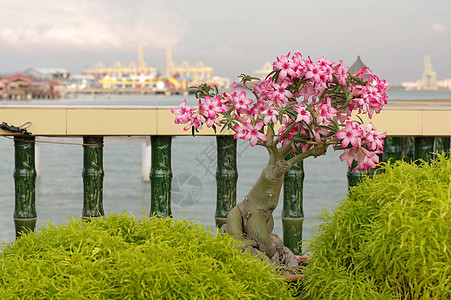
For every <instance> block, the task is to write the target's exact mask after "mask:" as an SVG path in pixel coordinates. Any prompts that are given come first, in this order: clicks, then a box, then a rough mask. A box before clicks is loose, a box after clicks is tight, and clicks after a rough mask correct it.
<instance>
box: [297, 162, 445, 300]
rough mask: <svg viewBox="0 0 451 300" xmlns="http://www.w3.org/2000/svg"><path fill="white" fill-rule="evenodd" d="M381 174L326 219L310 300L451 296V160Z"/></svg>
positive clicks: (316, 242) (315, 252) (316, 248)
mask: <svg viewBox="0 0 451 300" xmlns="http://www.w3.org/2000/svg"><path fill="white" fill-rule="evenodd" d="M383 170H384V173H383V174H379V175H376V176H374V178H372V179H370V178H367V179H366V180H365V181H364V182H363V183H361V184H360V185H358V186H356V187H354V188H352V189H351V191H350V192H349V194H348V197H347V199H345V200H344V201H343V202H342V203H340V205H339V207H338V208H337V209H336V210H335V212H334V214H333V215H332V214H329V213H327V212H325V213H324V214H323V215H322V216H321V217H320V219H321V220H323V221H324V223H323V224H322V225H320V226H319V227H318V230H317V232H316V234H315V236H314V237H313V239H312V241H311V243H310V245H309V249H308V251H310V252H311V253H312V258H311V260H310V261H309V262H310V267H311V268H310V269H309V270H308V271H307V273H308V277H307V279H306V282H305V283H306V290H307V291H308V297H307V298H308V299H383V300H386V299H451V212H450V205H451V159H450V158H449V157H444V156H441V155H438V158H437V160H436V161H433V162H431V163H430V164H426V163H424V162H422V161H419V162H416V163H413V164H408V163H405V162H396V163H395V164H393V165H390V164H385V165H384V166H383Z"/></svg>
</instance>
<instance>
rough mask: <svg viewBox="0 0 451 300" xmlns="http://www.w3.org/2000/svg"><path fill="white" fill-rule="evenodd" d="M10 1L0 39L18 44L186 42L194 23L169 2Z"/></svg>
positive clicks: (1, 17)
mask: <svg viewBox="0 0 451 300" xmlns="http://www.w3.org/2000/svg"><path fill="white" fill-rule="evenodd" d="M2 2H3V1H2ZM9 3H13V2H9ZM9 3H8V4H5V5H4V8H2V12H1V13H0V43H1V44H3V45H7V46H9V47H11V48H14V49H26V48H33V49H47V50H48V49H52V48H59V49H61V48H68V49H77V50H92V51H105V50H107V49H136V47H137V46H143V47H157V48H164V47H165V46H175V45H177V44H178V43H180V42H181V40H183V37H184V35H185V34H186V31H187V28H188V24H186V23H184V21H183V20H182V18H180V17H178V16H177V14H176V13H174V12H172V11H171V9H170V8H169V7H166V6H165V5H164V3H163V4H161V3H160V4H158V3H157V4H155V3H150V2H147V1H137V2H135V3H132V2H128V1H114V0H111V1H100V0H97V1H95V0H89V1H87V0H79V1H73V2H64V5H62V3H61V2H60V1H54V0H41V1H17V2H16V3H14V4H11V5H10V4H9Z"/></svg>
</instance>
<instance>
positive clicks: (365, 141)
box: [172, 53, 389, 170]
mask: <svg viewBox="0 0 451 300" xmlns="http://www.w3.org/2000/svg"><path fill="white" fill-rule="evenodd" d="M251 79H253V78H250V77H249V76H244V75H243V77H242V82H243V84H244V86H245V87H246V88H248V89H249V90H251V92H252V93H253V94H254V96H255V98H256V99H255V101H254V100H252V99H250V98H248V96H247V94H246V92H245V91H242V90H238V89H237V85H236V83H234V85H233V90H232V92H229V93H225V92H224V93H216V94H213V93H204V94H203V95H202V97H200V98H202V99H200V100H199V107H198V108H194V107H192V106H188V107H187V106H186V101H183V102H182V103H180V104H179V108H176V109H173V110H172V112H173V113H174V114H176V115H177V117H176V119H175V123H177V124H187V126H186V127H185V128H184V129H185V130H189V129H192V130H193V131H194V130H198V129H202V125H203V124H205V125H206V126H207V127H214V128H216V127H225V128H229V129H231V130H233V131H234V132H235V135H234V137H235V138H236V139H243V140H249V142H250V144H251V146H255V145H257V144H261V145H263V146H265V145H266V144H265V142H266V141H267V139H268V138H269V137H271V141H276V142H278V143H281V145H282V146H284V145H287V144H290V145H291V146H292V148H293V151H294V152H300V153H303V152H306V151H309V150H310V149H313V148H315V147H318V146H319V145H323V146H324V145H326V146H327V145H333V146H334V148H335V149H344V153H343V154H342V155H341V156H340V158H341V160H345V159H346V160H347V163H348V165H349V166H351V164H352V162H353V161H357V162H358V165H357V167H356V169H358V170H366V169H367V168H374V167H375V164H376V163H378V161H379V158H378V156H377V154H378V153H381V152H382V147H383V138H384V137H385V133H377V132H376V131H375V130H374V127H373V125H372V124H371V123H366V124H360V123H358V122H356V121H351V120H350V119H351V114H352V112H353V111H357V112H358V113H360V114H368V116H369V117H370V118H371V117H372V116H373V114H374V113H379V112H380V111H381V109H382V107H383V106H384V105H385V104H386V103H387V94H386V91H387V90H388V89H389V85H388V84H387V83H386V82H385V80H381V79H379V78H378V77H377V76H375V75H374V74H372V73H371V72H370V71H369V70H368V69H367V68H363V69H362V70H360V71H359V72H357V73H356V74H350V73H349V68H347V67H345V66H344V65H343V62H342V61H340V62H339V63H334V62H332V61H329V60H325V59H324V58H319V59H318V61H316V62H315V61H312V60H311V58H310V57H309V58H308V59H303V58H302V55H301V54H300V53H295V54H294V55H292V56H291V57H290V54H288V55H286V56H281V57H279V58H277V61H276V62H274V63H273V72H271V73H270V74H269V75H268V77H267V79H266V80H263V81H260V82H258V84H255V85H254V86H253V87H251V86H250V85H249V83H251ZM202 100H203V101H202ZM277 127H278V128H277ZM277 129H278V130H277ZM273 136H275V139H273Z"/></svg>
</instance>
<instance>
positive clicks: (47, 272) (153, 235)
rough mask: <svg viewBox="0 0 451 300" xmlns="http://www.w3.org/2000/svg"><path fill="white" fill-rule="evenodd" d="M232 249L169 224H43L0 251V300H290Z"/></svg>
mask: <svg viewBox="0 0 451 300" xmlns="http://www.w3.org/2000/svg"><path fill="white" fill-rule="evenodd" d="M235 243H236V240H235V239H233V238H232V237H230V236H228V235H220V234H212V232H209V231H208V230H206V229H204V228H203V227H202V226H201V225H198V224H194V223H192V222H190V221H179V220H174V219H171V218H147V217H145V218H144V219H143V220H137V219H135V218H133V217H130V216H127V215H124V214H120V215H111V216H109V217H108V218H100V219H98V220H94V221H92V222H82V221H80V220H70V221H69V222H68V223H67V224H66V225H60V226H55V225H52V224H49V225H48V226H46V227H45V228H43V229H41V230H39V231H38V232H37V233H35V234H29V235H26V236H22V237H21V238H20V239H18V240H17V241H16V242H15V243H14V244H9V245H4V246H3V247H2V251H3V253H1V254H0V299H290V298H291V296H290V291H289V287H288V285H287V284H286V283H285V282H282V281H281V280H280V278H279V276H278V274H276V273H275V272H274V269H273V268H272V267H271V266H270V265H269V264H267V263H266V262H264V261H261V260H260V259H258V258H255V257H253V256H251V255H250V254H243V253H241V251H240V250H239V249H237V248H236V247H235Z"/></svg>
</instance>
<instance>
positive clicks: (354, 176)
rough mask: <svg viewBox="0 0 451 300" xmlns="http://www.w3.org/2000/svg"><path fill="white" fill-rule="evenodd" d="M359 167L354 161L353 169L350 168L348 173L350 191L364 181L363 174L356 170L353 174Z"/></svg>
mask: <svg viewBox="0 0 451 300" xmlns="http://www.w3.org/2000/svg"><path fill="white" fill-rule="evenodd" d="M357 165H358V162H356V161H353V162H352V165H351V167H348V172H347V174H346V176H347V177H348V191H349V188H350V187H352V186H356V185H358V184H359V183H361V182H362V180H363V174H364V173H363V172H361V171H359V170H357V169H356V170H355V171H354V173H352V170H354V168H356V167H357Z"/></svg>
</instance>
